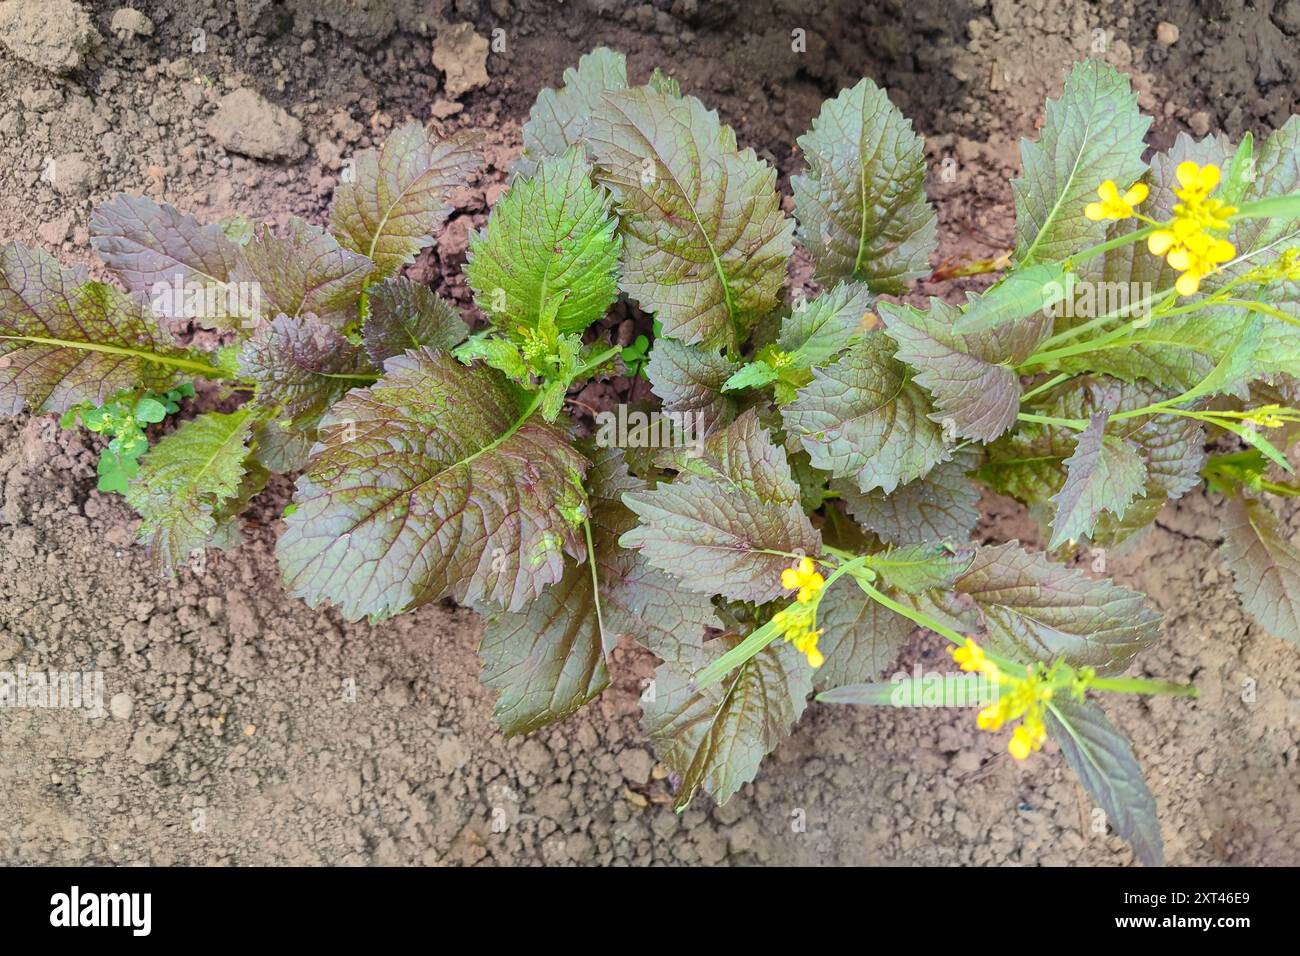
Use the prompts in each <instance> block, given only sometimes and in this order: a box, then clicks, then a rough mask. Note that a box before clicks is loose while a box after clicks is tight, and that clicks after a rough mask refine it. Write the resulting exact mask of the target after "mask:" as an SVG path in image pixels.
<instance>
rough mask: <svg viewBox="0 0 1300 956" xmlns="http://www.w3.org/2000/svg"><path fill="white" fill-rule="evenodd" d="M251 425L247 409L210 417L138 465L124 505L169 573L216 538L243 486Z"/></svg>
mask: <svg viewBox="0 0 1300 956" xmlns="http://www.w3.org/2000/svg"><path fill="white" fill-rule="evenodd" d="M252 425H253V423H252V419H251V416H250V411H249V409H248V408H241V409H240V410H239V411H237V412H233V413H231V414H229V415H226V414H222V413H221V412H207V413H205V414H203V415H200V416H199V417H198V418H195V419H192V420H191V421H188V422H185V423H184V424H182V425H181V426H180V428H178V429H176V431H174V432H172V433H171V434H170V435H167V436H166V437H164V438H163V439H162V440H160V441H159V442H158V443H157V444H156V445H154V446H153V447H152V448H151V449H149V452H148V454H146V455H145V456H144V458H143V459H142V460H141V461H140V473H139V475H138V476H137V477H136V478H135V480H134V481H132V482H131V484H130V485H129V486H128V488H127V490H126V500H127V503H129V504H130V505H131V507H132V508H134V509H135V510H136V511H138V512H139V513H140V515H141V517H143V518H144V522H143V523H142V524H141V525H140V540H142V541H145V542H147V543H148V545H149V551H150V553H151V554H152V556H153V559H154V561H155V562H156V563H157V564H158V566H159V567H160V568H162V569H163V570H164V571H166V572H167V573H172V572H174V571H175V569H176V568H177V567H179V566H180V565H182V564H183V563H184V562H186V561H187V560H189V558H190V557H191V555H192V554H193V553H194V552H195V551H196V550H199V549H202V548H204V547H206V546H207V545H208V544H209V543H210V542H212V540H213V538H214V536H216V535H217V532H218V530H219V522H220V520H221V518H222V516H223V515H222V513H223V511H224V510H225V509H226V506H227V505H228V504H229V503H230V502H231V500H232V499H235V498H237V497H238V496H239V494H240V490H241V487H243V484H244V478H245V469H246V465H245V458H246V457H247V455H248V439H249V436H250V434H251V432H252ZM249 497H251V494H250V495H249Z"/></svg>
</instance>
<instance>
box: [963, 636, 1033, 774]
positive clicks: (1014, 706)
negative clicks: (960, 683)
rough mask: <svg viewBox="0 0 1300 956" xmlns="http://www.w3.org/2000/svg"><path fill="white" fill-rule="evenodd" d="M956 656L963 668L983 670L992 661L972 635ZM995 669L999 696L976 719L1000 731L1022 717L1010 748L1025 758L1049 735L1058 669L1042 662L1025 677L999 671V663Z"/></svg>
mask: <svg viewBox="0 0 1300 956" xmlns="http://www.w3.org/2000/svg"><path fill="white" fill-rule="evenodd" d="M953 658H954V659H956V661H957V663H959V664H961V666H962V669H963V670H984V669H985V668H984V665H985V664H988V665H992V661H988V660H987V658H985V657H984V654H983V651H981V650H980V649H979V647H978V646H977V645H975V643H974V642H973V641H971V640H970V639H969V638H967V642H966V645H965V646H963V647H959V648H957V649H956V650H955V651H953ZM986 673H987V671H986ZM992 673H993V675H994V676H995V678H996V680H997V692H998V693H997V697H996V698H995V699H994V700H993V701H991V702H990V703H988V704H987V705H985V707H984V708H983V709H982V710H980V712H979V713H978V714H976V716H975V723H976V725H977V726H978V727H979V728H980V730H988V731H998V730H1001V729H1002V728H1003V727H1004V726H1005V725H1006V724H1009V723H1011V722H1012V721H1016V720H1019V721H1020V723H1019V724H1018V725H1017V726H1015V727H1014V728H1012V731H1011V739H1010V741H1008V743H1007V749H1008V750H1010V751H1011V756H1013V757H1015V758H1016V759H1017V760H1024V759H1025V758H1026V757H1028V756H1029V754H1030V753H1032V752H1033V751H1035V750H1040V749H1042V746H1043V741H1045V740H1046V739H1047V725H1046V724H1045V723H1044V721H1043V715H1044V714H1045V713H1046V712H1047V704H1048V702H1049V701H1050V700H1051V699H1052V681H1053V679H1054V676H1055V670H1053V671H1051V672H1047V671H1045V670H1044V669H1043V667H1042V665H1036V666H1034V667H1030V668H1027V669H1026V671H1025V676H1024V677H1017V676H1015V675H1013V674H1009V673H999V672H998V670H997V668H996V667H994V669H993V671H992Z"/></svg>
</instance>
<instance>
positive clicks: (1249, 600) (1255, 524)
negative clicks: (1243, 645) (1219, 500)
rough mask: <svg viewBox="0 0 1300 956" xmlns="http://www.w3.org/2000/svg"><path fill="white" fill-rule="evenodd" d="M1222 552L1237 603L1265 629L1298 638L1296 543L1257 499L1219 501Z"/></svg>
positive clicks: (1299, 573) (1286, 637)
mask: <svg viewBox="0 0 1300 956" xmlns="http://www.w3.org/2000/svg"><path fill="white" fill-rule="evenodd" d="M1221 553H1222V554H1223V558H1224V560H1225V561H1227V563H1228V566H1229V567H1230V568H1232V577H1233V581H1234V582H1235V583H1236V586H1237V594H1238V595H1239V596H1240V597H1241V603H1242V606H1243V607H1245V609H1246V610H1247V611H1249V612H1250V615H1251V617H1253V618H1254V619H1255V620H1256V621H1258V622H1259V625H1260V627H1262V628H1263V629H1264V630H1265V631H1267V632H1268V633H1269V634H1271V635H1273V636H1274V637H1276V638H1280V639H1282V640H1287V641H1291V642H1292V643H1293V644H1296V643H1300V548H1297V547H1296V546H1295V545H1294V544H1292V543H1291V541H1290V540H1289V539H1288V537H1287V534H1286V529H1285V528H1284V527H1283V526H1282V524H1281V522H1279V521H1278V519H1277V516H1276V515H1274V514H1273V512H1272V511H1270V510H1269V509H1268V506H1267V505H1265V504H1264V503H1263V502H1262V501H1259V500H1257V499H1246V500H1242V499H1239V498H1229V499H1227V500H1226V501H1225V502H1224V506H1223V545H1222V548H1221Z"/></svg>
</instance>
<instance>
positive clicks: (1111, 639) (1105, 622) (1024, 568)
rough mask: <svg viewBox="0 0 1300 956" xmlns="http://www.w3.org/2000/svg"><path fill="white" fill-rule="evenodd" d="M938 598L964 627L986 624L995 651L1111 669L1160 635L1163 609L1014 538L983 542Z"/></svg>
mask: <svg viewBox="0 0 1300 956" xmlns="http://www.w3.org/2000/svg"><path fill="white" fill-rule="evenodd" d="M919 600H921V601H925V600H927V599H926V598H920V599H919ZM935 603H936V605H937V606H938V607H939V608H941V609H944V610H946V611H947V612H948V617H949V619H952V620H956V621H958V622H960V624H961V626H962V627H963V628H964V629H965V628H982V630H983V632H984V636H983V638H982V641H983V642H985V643H986V644H987V646H988V649H989V650H991V651H993V652H994V653H996V654H1001V655H1003V656H1006V657H1011V658H1017V659H1020V660H1041V661H1053V660H1056V659H1057V658H1063V659H1064V660H1065V661H1066V662H1067V663H1069V664H1071V665H1073V666H1075V667H1083V666H1088V667H1095V668H1097V670H1098V671H1099V672H1102V673H1108V674H1109V673H1116V672H1118V671H1122V670H1123V669H1124V668H1125V667H1127V666H1128V663H1129V661H1130V660H1132V659H1133V656H1134V655H1135V654H1136V653H1137V652H1138V651H1140V650H1142V649H1143V648H1144V647H1147V646H1149V645H1150V644H1151V643H1152V642H1153V641H1155V639H1156V638H1157V637H1158V636H1159V634H1160V615H1159V614H1157V613H1156V612H1155V611H1153V610H1151V609H1150V608H1149V607H1148V606H1147V605H1146V602H1145V598H1144V597H1143V596H1142V595H1141V594H1138V593H1137V592H1135V591H1130V590H1128V589H1126V588H1121V587H1119V586H1117V585H1115V584H1113V583H1111V582H1110V581H1104V580H1094V579H1091V578H1088V577H1086V576H1085V575H1084V574H1083V572H1082V571H1079V570H1076V569H1073V568H1068V567H1066V566H1064V565H1061V564H1057V563H1055V562H1053V561H1049V560H1048V559H1047V557H1046V555H1043V554H1038V553H1030V552H1028V551H1024V550H1022V549H1021V547H1020V544H1019V542H1017V541H1012V542H1009V543H1007V544H1002V545H996V546H993V547H985V548H980V549H979V550H978V551H977V552H976V554H975V560H974V562H972V564H971V567H970V569H969V570H968V571H967V572H966V573H965V574H963V575H962V576H961V577H960V578H958V580H957V584H956V587H955V588H954V593H953V594H951V595H948V596H945V597H940V598H936V599H935Z"/></svg>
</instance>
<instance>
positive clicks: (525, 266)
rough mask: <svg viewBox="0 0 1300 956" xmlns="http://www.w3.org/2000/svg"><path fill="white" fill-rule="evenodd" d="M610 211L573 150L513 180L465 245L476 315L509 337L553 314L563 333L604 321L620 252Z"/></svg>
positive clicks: (579, 154)
mask: <svg viewBox="0 0 1300 956" xmlns="http://www.w3.org/2000/svg"><path fill="white" fill-rule="evenodd" d="M610 205H611V201H610V197H609V194H608V193H607V192H606V191H605V190H604V189H602V188H600V187H599V186H593V185H592V183H591V167H590V166H588V164H587V161H586V160H585V159H584V158H583V156H582V152H581V151H580V150H579V149H576V148H574V149H570V150H569V151H568V152H566V153H565V154H564V155H563V156H559V157H554V158H548V159H543V160H542V161H541V163H540V164H539V165H538V167H537V171H536V172H534V173H533V174H532V175H530V176H524V177H520V178H517V179H516V180H515V181H514V183H513V184H512V185H511V186H510V188H509V189H508V190H507V191H506V193H505V195H504V196H502V197H501V199H500V200H499V201H498V202H497V205H496V207H495V208H494V209H493V210H492V215H491V217H490V218H489V219H488V224H487V228H486V229H485V230H483V231H480V232H477V233H475V234H474V235H473V236H471V237H470V240H469V261H468V262H467V263H466V265H465V277H466V278H467V279H468V280H469V284H470V286H471V288H473V290H474V295H475V299H476V301H477V302H478V304H479V307H480V308H482V309H483V311H484V312H486V313H487V315H488V316H489V317H490V318H491V319H492V321H493V322H494V323H495V324H497V325H499V326H502V327H503V328H507V329H509V330H511V331H513V330H514V329H515V328H517V327H518V326H525V327H527V328H530V329H535V328H537V327H538V325H539V324H540V323H541V321H542V316H543V315H549V314H550V312H551V311H552V310H553V311H554V321H555V324H556V326H557V327H558V328H559V330H560V331H561V332H581V331H582V330H583V329H585V328H586V327H587V326H588V325H590V324H591V323H592V322H594V321H595V320H596V319H598V318H600V317H601V316H602V315H604V314H605V310H606V309H607V308H609V305H610V303H611V302H613V301H614V299H615V298H616V297H617V296H618V258H619V252H620V250H621V246H622V244H621V242H620V240H619V238H618V236H617V235H616V234H615V231H614V230H615V228H616V227H617V222H616V221H615V219H614V217H613V215H612V214H611V212H610Z"/></svg>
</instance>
